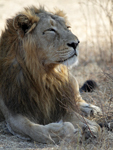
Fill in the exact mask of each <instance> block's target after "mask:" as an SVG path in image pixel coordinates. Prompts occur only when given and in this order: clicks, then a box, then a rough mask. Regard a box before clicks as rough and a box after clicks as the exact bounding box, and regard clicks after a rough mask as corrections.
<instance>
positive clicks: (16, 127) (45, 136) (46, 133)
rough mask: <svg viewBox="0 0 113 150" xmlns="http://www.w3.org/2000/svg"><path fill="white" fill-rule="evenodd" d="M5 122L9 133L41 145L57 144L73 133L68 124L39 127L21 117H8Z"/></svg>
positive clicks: (72, 128) (71, 126)
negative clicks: (28, 138)
mask: <svg viewBox="0 0 113 150" xmlns="http://www.w3.org/2000/svg"><path fill="white" fill-rule="evenodd" d="M7 122H8V128H9V129H10V132H12V133H13V134H15V135H16V134H17V136H21V137H30V138H31V139H33V140H34V141H37V142H41V143H56V142H59V141H60V140H61V139H62V138H63V137H66V136H67V135H69V134H73V133H74V131H75V129H74V126H73V125H72V124H71V123H69V122H65V123H50V124H48V125H39V124H35V123H33V122H31V121H30V120H29V119H27V118H26V117H23V116H22V115H18V116H14V117H12V116H10V118H8V120H7Z"/></svg>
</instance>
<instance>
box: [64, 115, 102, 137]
mask: <svg viewBox="0 0 113 150" xmlns="http://www.w3.org/2000/svg"><path fill="white" fill-rule="evenodd" d="M64 121H69V122H71V123H72V124H73V125H74V127H75V128H76V127H78V128H80V129H81V130H82V134H83V136H84V137H85V138H89V137H91V136H93V137H97V136H98V135H99V133H100V131H101V128H100V126H99V125H98V124H97V123H96V122H94V121H91V120H88V119H86V118H85V117H83V116H81V115H79V114H78V113H76V112H72V113H67V114H66V115H65V117H64Z"/></svg>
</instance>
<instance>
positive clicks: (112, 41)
mask: <svg viewBox="0 0 113 150" xmlns="http://www.w3.org/2000/svg"><path fill="white" fill-rule="evenodd" d="M5 2H6V3H8V5H7V6H6V3H5ZM22 2H23V1H19V0H16V2H15V0H11V1H8V0H1V2H0V8H1V10H2V11H4V13H3V15H0V27H1V29H2V28H3V26H4V24H5V19H6V18H7V17H8V15H9V14H10V15H12V14H13V13H12V9H11V8H12V6H11V4H13V5H14V10H13V12H16V11H17V10H19V9H20V8H21V7H22V6H25V5H26V3H25V1H24V2H23V5H22V6H21V4H22ZM36 2H37V1H36V0H34V1H33V2H32V3H34V4H35V3H36ZM40 2H41V4H42V3H44V4H45V5H47V7H48V8H50V9H51V8H53V7H55V6H57V7H59V8H62V9H64V11H65V12H66V13H67V14H68V15H67V16H68V17H69V21H70V22H71V24H72V30H73V32H74V33H75V34H76V35H77V36H78V37H79V39H80V41H81V44H80V62H79V65H78V66H76V67H74V68H73V69H72V70H71V71H72V73H73V74H74V75H75V76H76V78H77V80H78V82H79V84H80V86H81V85H82V84H83V82H84V81H85V80H87V79H93V80H95V81H96V82H97V83H98V89H96V90H95V91H94V92H93V93H83V94H82V97H83V98H84V99H85V100H86V101H87V102H89V103H92V104H95V105H98V106H100V107H101V109H102V112H103V115H102V116H101V118H100V117H97V118H93V119H94V120H96V121H97V122H98V123H100V122H101V123H102V122H103V123H109V122H113V13H112V12H113V0H103V1H102V0H80V1H79V0H78V1H77V0H76V1H75V0H70V1H68V0H62V1H60V0H58V1H56V0H54V1H53V3H52V4H51V1H49V0H48V1H46V2H45V0H42V1H40ZM28 4H31V2H30V1H29V0H28ZM8 8H9V10H8ZM16 9H17V10H16ZM9 12H10V13H9ZM1 14H2V12H1ZM0 32H1V31H0ZM112 129H113V128H112ZM78 140H79V136H78ZM20 148H22V149H43V150H112V149H113V131H108V130H107V129H106V128H102V133H101V135H100V137H99V138H98V139H93V140H92V141H91V140H90V139H89V140H87V141H83V142H82V143H79V142H77V141H76V142H75V139H74V138H72V139H71V140H70V142H67V141H66V142H65V141H62V142H61V144H60V145H54V146H53V145H41V144H38V143H33V142H31V141H28V142H27V141H23V140H21V139H18V138H16V137H14V136H12V135H10V134H8V132H7V129H6V128H5V126H4V122H3V123H0V149H20Z"/></svg>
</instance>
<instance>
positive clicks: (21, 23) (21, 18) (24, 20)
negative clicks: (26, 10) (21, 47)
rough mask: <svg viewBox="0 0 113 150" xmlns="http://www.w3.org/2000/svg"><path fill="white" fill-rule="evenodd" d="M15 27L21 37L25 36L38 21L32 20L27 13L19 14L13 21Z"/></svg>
mask: <svg viewBox="0 0 113 150" xmlns="http://www.w3.org/2000/svg"><path fill="white" fill-rule="evenodd" d="M13 26H14V28H15V29H16V30H17V31H18V33H19V35H20V36H21V37H24V35H25V34H26V33H29V32H30V31H31V30H33V29H34V28H35V26H36V23H32V21H31V20H30V19H29V18H28V17H27V16H26V15H22V14H20V15H17V16H16V17H15V18H14V21H13Z"/></svg>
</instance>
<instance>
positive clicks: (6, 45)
mask: <svg viewBox="0 0 113 150" xmlns="http://www.w3.org/2000/svg"><path fill="white" fill-rule="evenodd" d="M69 28H70V26H69V23H68V21H67V17H66V15H65V13H64V12H63V11H60V10H57V11H55V12H48V11H46V10H45V8H43V7H39V8H36V7H35V6H31V7H27V8H24V10H23V11H21V12H19V13H17V14H16V15H15V16H14V17H12V18H11V19H7V23H6V28H5V29H4V31H2V34H1V38H0V110H1V112H2V114H3V116H4V118H5V121H6V123H7V127H8V129H9V131H10V132H11V133H12V134H15V135H17V136H22V137H26V138H27V137H28V138H30V139H32V140H34V141H37V142H41V143H51V142H53V141H54V142H56V143H57V142H59V141H60V140H61V138H65V137H66V136H67V135H72V134H75V133H76V132H77V131H78V128H79V129H80V130H81V131H82V132H81V131H80V133H81V135H82V136H83V135H87V133H88V134H89V133H90V132H91V133H92V134H93V135H94V136H97V135H98V134H99V132H100V131H101V129H100V126H99V125H98V124H97V123H96V122H93V121H91V120H88V119H87V118H84V117H83V116H82V115H81V113H82V114H83V113H84V114H85V115H87V116H91V115H96V114H98V113H101V109H100V108H99V107H97V106H94V105H92V104H88V103H87V102H86V101H84V100H83V99H82V97H81V95H80V93H79V85H78V82H77V80H76V78H75V77H74V76H73V75H72V74H71V73H70V71H69V66H72V65H75V63H76V62H77V60H78V46H79V40H78V38H77V37H76V36H75V35H74V34H73V33H72V32H71V30H70V29H69ZM79 110H80V111H79ZM84 129H85V130H84ZM89 129H90V130H89ZM84 133H85V134H84Z"/></svg>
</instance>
